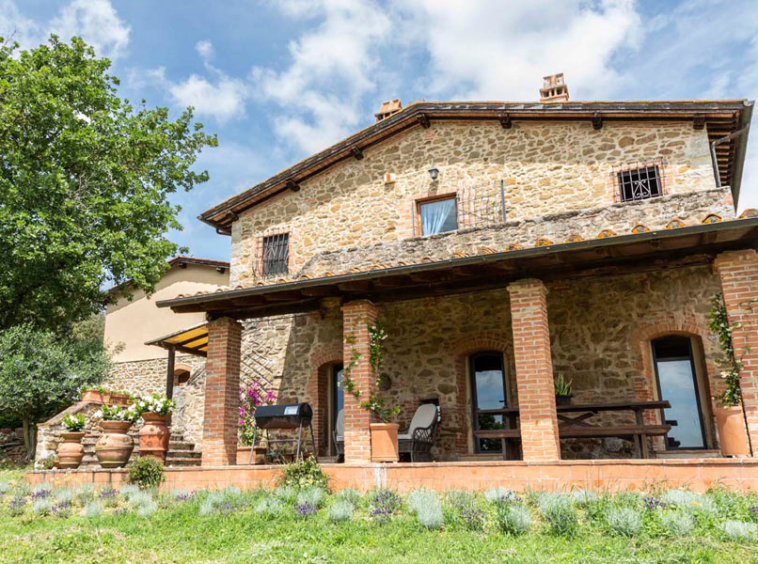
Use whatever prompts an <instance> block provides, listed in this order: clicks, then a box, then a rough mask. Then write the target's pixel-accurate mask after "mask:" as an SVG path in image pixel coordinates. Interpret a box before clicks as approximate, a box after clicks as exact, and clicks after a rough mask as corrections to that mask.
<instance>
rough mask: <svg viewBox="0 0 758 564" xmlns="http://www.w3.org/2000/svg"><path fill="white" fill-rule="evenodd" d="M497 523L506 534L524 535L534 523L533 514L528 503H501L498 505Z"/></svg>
mask: <svg viewBox="0 0 758 564" xmlns="http://www.w3.org/2000/svg"><path fill="white" fill-rule="evenodd" d="M497 525H498V527H499V528H500V530H501V531H502V532H503V533H505V534H506V535H512V536H518V535H523V534H524V533H526V532H527V531H528V530H529V527H531V525H532V515H531V512H530V511H529V508H528V507H527V506H526V505H521V504H506V503H500V504H498V506H497Z"/></svg>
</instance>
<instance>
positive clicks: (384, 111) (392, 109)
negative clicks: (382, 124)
mask: <svg viewBox="0 0 758 564" xmlns="http://www.w3.org/2000/svg"><path fill="white" fill-rule="evenodd" d="M402 109H403V103H402V102H401V101H400V99H399V98H397V99H395V100H388V101H387V102H384V103H383V104H382V107H381V108H380V109H379V111H378V112H377V113H375V114H374V117H376V121H382V120H383V119H387V118H388V117H390V116H391V115H392V114H396V113H397V112H399V111H400V110H402Z"/></svg>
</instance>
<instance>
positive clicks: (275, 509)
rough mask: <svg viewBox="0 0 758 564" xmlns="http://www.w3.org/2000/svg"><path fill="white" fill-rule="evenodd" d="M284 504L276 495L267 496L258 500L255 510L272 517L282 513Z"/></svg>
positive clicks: (264, 515)
mask: <svg viewBox="0 0 758 564" xmlns="http://www.w3.org/2000/svg"><path fill="white" fill-rule="evenodd" d="M283 510H284V505H283V504H282V502H281V501H280V500H278V499H277V498H275V497H267V498H265V499H262V500H261V501H259V502H258V505H256V506H255V512H256V513H257V514H258V515H261V516H263V517H266V518H268V519H271V518H273V517H277V516H279V515H281V514H282V511H283Z"/></svg>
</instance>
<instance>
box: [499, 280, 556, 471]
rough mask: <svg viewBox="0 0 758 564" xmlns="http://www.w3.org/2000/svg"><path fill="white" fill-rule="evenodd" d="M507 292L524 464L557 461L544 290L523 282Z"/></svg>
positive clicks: (535, 282)
mask: <svg viewBox="0 0 758 564" xmlns="http://www.w3.org/2000/svg"><path fill="white" fill-rule="evenodd" d="M508 291H509V292H510V295H511V326H512V328H513V352H514V355H515V361H516V386H517V388H518V402H519V419H520V423H521V424H520V427H521V448H522V451H523V454H524V460H526V461H547V460H559V459H560V458H561V448H560V443H559V441H558V417H557V415H556V411H555V388H554V384H553V361H552V358H551V356H550V328H549V326H548V321H547V302H546V300H545V296H546V295H547V288H545V285H544V284H543V283H542V281H541V280H534V279H525V280H519V281H517V282H514V283H513V284H511V285H509V286H508Z"/></svg>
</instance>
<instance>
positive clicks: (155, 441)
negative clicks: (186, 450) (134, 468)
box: [139, 412, 171, 463]
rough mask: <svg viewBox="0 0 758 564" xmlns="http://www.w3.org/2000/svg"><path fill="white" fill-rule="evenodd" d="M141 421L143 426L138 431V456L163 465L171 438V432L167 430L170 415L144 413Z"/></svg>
mask: <svg viewBox="0 0 758 564" xmlns="http://www.w3.org/2000/svg"><path fill="white" fill-rule="evenodd" d="M142 420H143V421H144V425H142V428H141V429H140V430H139V455H140V456H141V457H142V456H152V457H153V458H157V459H158V460H160V461H161V462H164V463H165V462H166V452H168V441H169V438H170V437H171V430H170V429H169V428H168V426H169V423H170V422H171V414H168V415H158V414H157V413H150V412H146V413H143V414H142Z"/></svg>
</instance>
